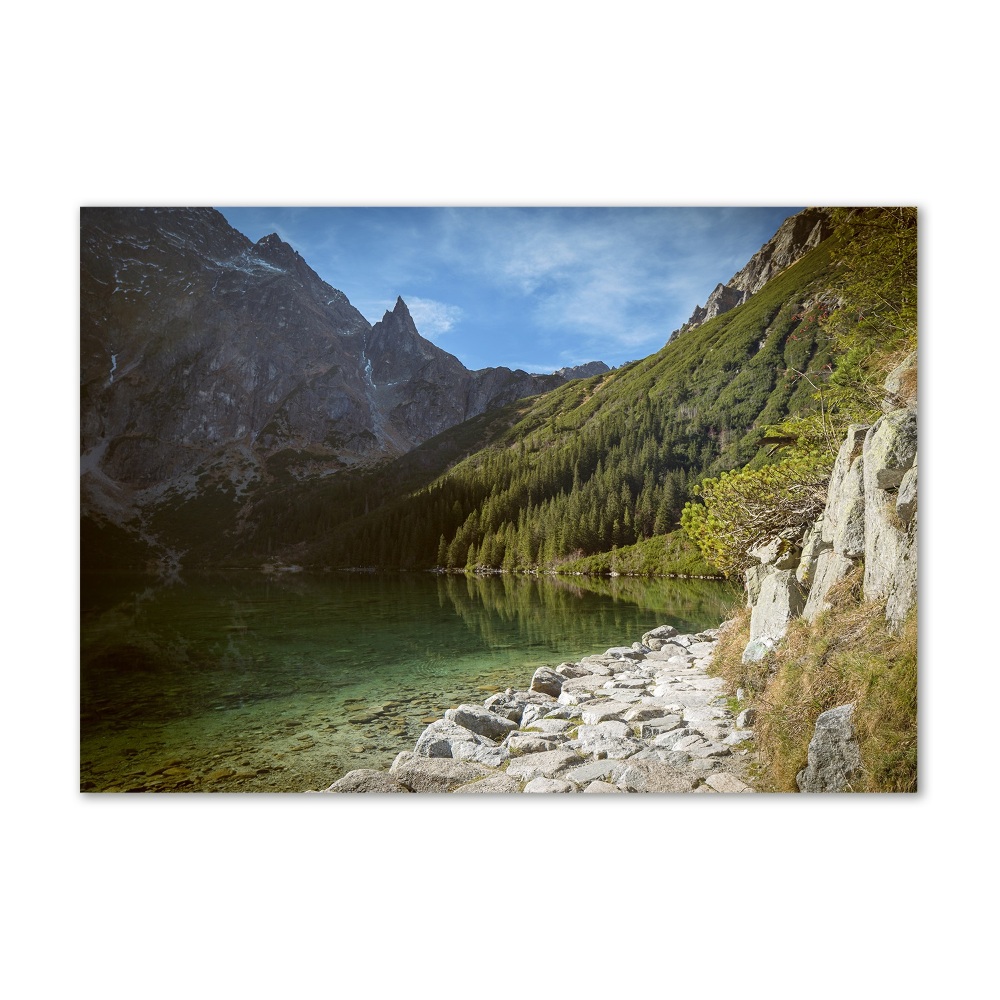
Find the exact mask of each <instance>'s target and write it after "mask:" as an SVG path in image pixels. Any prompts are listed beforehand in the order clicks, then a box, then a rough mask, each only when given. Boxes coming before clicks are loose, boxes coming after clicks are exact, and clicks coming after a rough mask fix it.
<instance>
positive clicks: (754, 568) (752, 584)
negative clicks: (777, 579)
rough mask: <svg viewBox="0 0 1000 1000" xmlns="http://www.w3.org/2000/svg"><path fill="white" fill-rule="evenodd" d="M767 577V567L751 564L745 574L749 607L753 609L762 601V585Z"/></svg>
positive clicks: (744, 579)
mask: <svg viewBox="0 0 1000 1000" xmlns="http://www.w3.org/2000/svg"><path fill="white" fill-rule="evenodd" d="M765 576H767V567H765V566H761V564H760V563H751V564H750V565H749V566H748V567H747V568H746V570H745V571H744V573H743V581H744V586H745V588H746V593H747V607H748V608H752V607H753V606H754V605H755V604H756V603H757V601H759V600H760V585H761V584H762V583H763V582H764V577H765Z"/></svg>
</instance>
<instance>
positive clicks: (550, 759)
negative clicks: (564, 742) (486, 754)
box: [507, 750, 583, 781]
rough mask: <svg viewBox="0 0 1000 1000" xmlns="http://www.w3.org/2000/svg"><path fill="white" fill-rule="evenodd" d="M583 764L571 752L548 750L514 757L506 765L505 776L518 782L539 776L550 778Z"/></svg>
mask: <svg viewBox="0 0 1000 1000" xmlns="http://www.w3.org/2000/svg"><path fill="white" fill-rule="evenodd" d="M582 763H583V758H582V757H581V756H580V755H579V754H578V753H576V752H575V751H573V750H549V751H548V752H546V753H530V754H525V756H523V757H515V758H514V759H513V760H512V761H511V762H510V763H509V764H508V765H507V774H509V775H510V776H511V777H512V778H517V779H518V780H519V781H530V780H531V779H532V778H537V777H538V776H539V775H541V776H542V777H545V778H552V777H555V776H556V775H559V772H560V771H567V770H569V769H570V768H571V767H574V766H576V765H578V764H582Z"/></svg>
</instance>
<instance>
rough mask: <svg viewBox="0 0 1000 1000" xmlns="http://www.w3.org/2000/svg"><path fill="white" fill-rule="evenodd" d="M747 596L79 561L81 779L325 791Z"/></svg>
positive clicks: (707, 587) (92, 783) (636, 586)
mask: <svg viewBox="0 0 1000 1000" xmlns="http://www.w3.org/2000/svg"><path fill="white" fill-rule="evenodd" d="M741 600H742V592H741V591H740V590H739V589H738V588H736V587H733V586H732V585H730V584H727V583H723V582H719V581H712V580H674V579H652V580H649V579H645V580H640V579H636V578H628V577H618V578H614V579H609V578H583V577H551V576H542V577H533V576H510V575H502V576H489V577H475V576H469V577H467V576H463V575H438V574H433V573H408V574H395V575H391V574H368V573H332V574H326V575H323V576H307V575H305V574H283V575H282V576H280V577H273V576H272V577H265V576H262V575H259V574H257V575H250V574H246V575H226V576H219V575H213V576H206V577H201V578H199V577H193V576H189V577H187V578H186V579H185V581H184V582H183V583H181V582H176V583H173V584H163V585H160V584H154V583H150V582H149V581H148V580H128V579H122V578H118V577H109V576H99V575H95V576H85V577H83V578H82V580H81V656H80V788H81V791H87V792H102V791H108V792H111V791H118V792H139V791H147V792H152V791H162V792H167V791H177V792H180V791H217V792H303V791H306V790H309V789H315V790H319V789H323V788H326V787H328V786H329V785H330V784H331V783H332V782H333V781H335V780H336V779H337V778H339V777H341V776H342V775H344V774H345V773H346V772H347V771H350V770H352V769H354V768H359V767H372V768H388V767H389V765H390V764H391V763H392V761H393V758H394V757H395V756H396V754H397V753H399V751H401V750H412V749H413V744H414V743H415V742H416V740H417V738H418V736H419V735H420V733H421V732H422V731H423V730H424V728H425V727H426V726H427V725H428V723H430V722H432V721H434V720H435V719H438V718H440V717H442V716H443V714H444V711H445V709H448V708H451V707H454V706H457V705H459V704H462V703H469V704H478V705H481V704H482V703H483V701H484V700H485V699H486V698H487V697H488V696H489V695H490V694H492V693H494V692H496V691H502V690H504V689H505V688H508V687H514V688H527V687H528V686H529V684H530V682H531V676H532V674H533V673H534V671H535V669H536V668H537V667H539V666H542V665H548V666H552V667H554V666H556V665H558V664H559V663H562V662H564V661H566V660H578V659H580V658H581V657H583V656H586V655H589V654H594V653H602V652H604V651H605V650H606V649H607V648H608V647H610V646H619V645H631V643H633V642H635V641H637V640H638V639H639V638H640V636H641V635H642V634H643V633H644V632H646V631H648V630H649V629H651V628H653V627H655V626H656V625H661V624H670V625H674V626H675V627H677V628H678V629H680V630H681V631H682V632H697V631H700V630H702V629H705V628H711V627H715V626H717V625H718V624H719V623H720V622H721V621H723V620H724V619H725V618H727V617H728V616H729V615H730V614H731V613H732V610H733V609H734V607H736V606H737V604H738V603H739V602H740V601H741Z"/></svg>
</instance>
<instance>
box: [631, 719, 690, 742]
mask: <svg viewBox="0 0 1000 1000" xmlns="http://www.w3.org/2000/svg"><path fill="white" fill-rule="evenodd" d="M682 725H683V721H682V720H681V717H680V716H679V715H665V716H663V717H662V718H659V719H650V720H649V721H648V722H644V723H643V724H642V728H641V729H640V730H639V735H640V736H641V737H642V738H643V739H644V740H655V739H656V737H657V736H662V735H663V734H664V733H669V732H672V731H673V730H675V729H680V727H681V726H682Z"/></svg>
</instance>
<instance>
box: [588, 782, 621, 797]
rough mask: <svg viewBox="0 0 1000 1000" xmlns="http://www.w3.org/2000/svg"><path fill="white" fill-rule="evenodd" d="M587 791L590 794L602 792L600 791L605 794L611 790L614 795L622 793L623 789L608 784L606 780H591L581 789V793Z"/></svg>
mask: <svg viewBox="0 0 1000 1000" xmlns="http://www.w3.org/2000/svg"><path fill="white" fill-rule="evenodd" d="M588 792H589V793H590V794H591V795H594V794H598V795H599V794H602V793H603V794H607V793H608V792H612V793H614V794H616V795H623V794H625V793H624V791H623V790H622V789H621V788H616V787H615V786H614V785H610V784H608V782H606V781H592V782H591V783H590V784H589V785H587V787H586V788H585V789H584V790H583V794H584V795H586V794H587V793H588Z"/></svg>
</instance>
